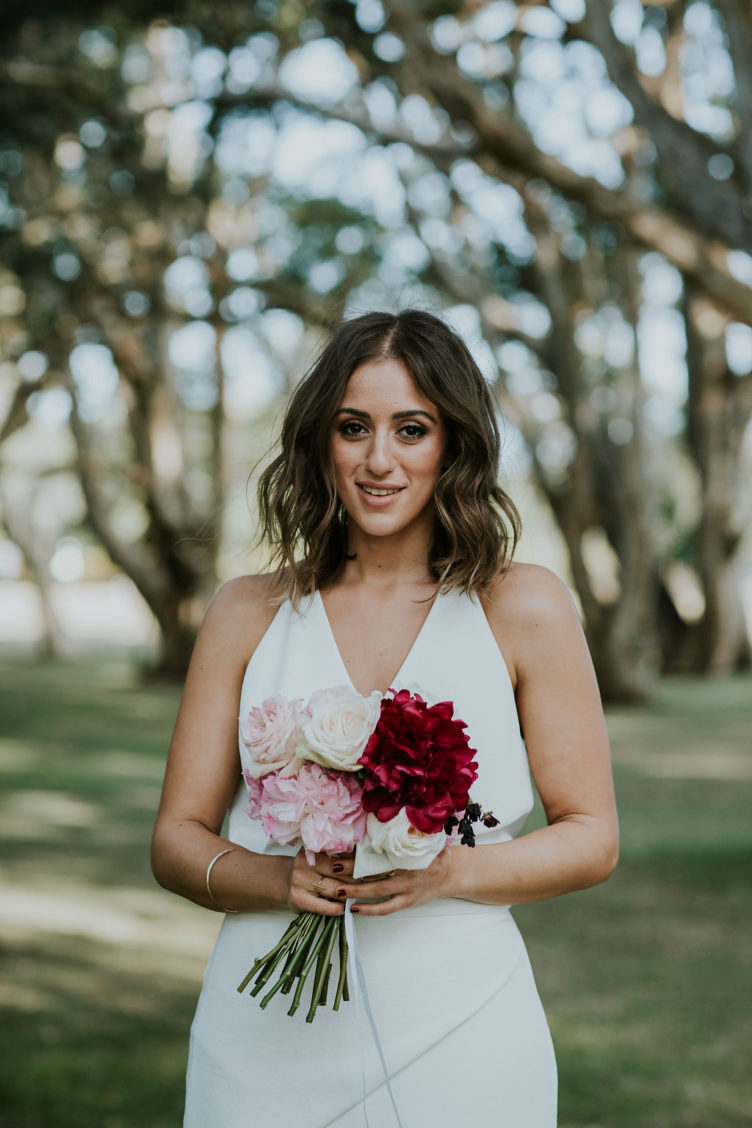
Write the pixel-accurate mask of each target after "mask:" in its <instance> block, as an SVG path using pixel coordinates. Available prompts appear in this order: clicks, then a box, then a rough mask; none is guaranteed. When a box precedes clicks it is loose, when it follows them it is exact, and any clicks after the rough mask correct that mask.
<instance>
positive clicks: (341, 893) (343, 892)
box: [336, 889, 347, 897]
mask: <svg viewBox="0 0 752 1128" xmlns="http://www.w3.org/2000/svg"><path fill="white" fill-rule="evenodd" d="M346 893H347V890H346V889H338V890H337V894H336V895H337V897H344V896H345V895H346Z"/></svg>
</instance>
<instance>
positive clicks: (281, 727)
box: [240, 697, 302, 779]
mask: <svg viewBox="0 0 752 1128" xmlns="http://www.w3.org/2000/svg"><path fill="white" fill-rule="evenodd" d="M301 705H302V700H301V698H296V699H295V700H294V701H288V700H287V698H286V697H267V699H266V701H263V702H262V703H261V705H260V706H258V705H255V706H254V707H253V708H252V709H251V710H250V712H248V713H247V714H246V716H245V717H241V718H240V737H241V739H242V741H243V743H244V744H245V746H246V748H247V749H248V753H249V755H250V757H251V763H250V765H249V767H248V768H247V769H246V770H247V771H248V772H249V773H250V775H251V776H253V778H254V779H259V778H260V777H261V776H265V775H268V774H269V772H281V773H282V775H285V776H287V775H292V774H293V773H294V772H296V771H297V770H298V768H299V767H300V765H301V762H302V761H300V760H298V759H297V757H296V755H295V749H296V748H297V744H298V736H299V733H300V707H301Z"/></svg>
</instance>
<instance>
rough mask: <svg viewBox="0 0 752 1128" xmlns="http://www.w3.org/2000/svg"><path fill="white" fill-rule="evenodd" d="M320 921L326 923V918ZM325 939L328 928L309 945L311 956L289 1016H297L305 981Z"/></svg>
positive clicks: (302, 972)
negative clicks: (296, 1012)
mask: <svg viewBox="0 0 752 1128" xmlns="http://www.w3.org/2000/svg"><path fill="white" fill-rule="evenodd" d="M319 920H322V921H326V917H319ZM325 939H326V926H324V927H323V928H322V929H321V931H320V932H319V934H318V936H316V938H315V940H314V939H313V937H311V943H310V944H308V945H307V948H308V949H309V950H310V951H309V955H308V959H307V960H306V962H305V964H304V966H303V969H302V971H301V972H300V978H299V979H298V985H297V987H296V988H295V994H294V995H293V997H292V1003H291V1005H290V1009H289V1011H288V1012H287V1013H288V1014H289V1015H293V1014H295V1011H296V1010H297V1009H298V1007H299V1006H300V996H301V995H302V994H303V987H304V986H305V981H306V979H307V978H308V972H309V971H310V970H311V968H312V967H313V965H314V963H315V962H316V957H317V956H318V954H319V950H320V948H321V946H322V944H323V943H324V940H325Z"/></svg>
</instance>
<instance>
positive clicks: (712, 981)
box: [0, 651, 752, 1128]
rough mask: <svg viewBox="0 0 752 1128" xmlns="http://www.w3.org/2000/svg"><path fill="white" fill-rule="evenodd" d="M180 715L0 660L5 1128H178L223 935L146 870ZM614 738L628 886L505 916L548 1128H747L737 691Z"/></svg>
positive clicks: (108, 662)
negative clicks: (553, 1119) (191, 1038)
mask: <svg viewBox="0 0 752 1128" xmlns="http://www.w3.org/2000/svg"><path fill="white" fill-rule="evenodd" d="M176 707H177V693H176V692H175V691H174V690H172V689H168V688H166V687H164V686H154V687H150V688H144V687H143V686H139V685H138V684H137V682H136V681H135V679H134V676H133V673H132V670H131V668H130V667H129V665H128V664H127V662H126V661H124V660H123V659H122V658H120V659H119V658H117V657H116V656H113V657H112V658H108V659H105V658H101V659H98V660H97V661H93V660H92V661H89V662H84V661H77V662H68V663H64V664H49V663H47V664H45V663H40V662H38V661H35V660H33V659H31V658H29V657H28V655H25V654H23V653H22V652H20V651H19V652H17V653H11V652H8V651H6V652H5V653H4V654H3V655H1V656H0V733H1V736H0V770H1V771H2V774H3V787H2V791H1V792H0V828H1V830H0V834H1V835H2V838H1V839H0V850H1V851H2V869H1V870H0V904H1V905H2V910H0V958H1V959H2V973H3V974H2V982H1V983H0V1017H1V1018H2V1021H0V1108H2V1110H3V1111H2V1124H3V1128H136V1126H137V1125H138V1126H141V1125H143V1124H148V1125H149V1128H168V1126H170V1128H174V1126H176V1125H178V1124H179V1123H180V1121H181V1115H182V1086H183V1073H184V1068H185V1058H186V1050H187V1032H188V1026H189V1023H190V1019H191V1016H192V1013H193V1008H194V1006H195V1001H196V997H197V993H198V988H199V984H200V978H201V973H202V970H203V965H204V962H205V959H206V955H207V954H208V951H209V949H210V947H211V943H212V939H213V936H214V933H215V931H216V927H217V923H218V918H217V917H216V916H215V915H214V914H208V913H206V912H205V911H203V910H201V909H198V908H196V907H195V906H192V905H190V904H188V903H186V902H183V901H181V900H179V899H178V898H175V897H172V896H170V895H169V894H167V893H164V892H162V891H161V890H159V889H157V888H156V886H155V885H154V882H153V880H152V878H151V875H150V872H149V868H148V839H149V835H150V831H151V825H152V821H153V817H154V811H155V808H156V803H157V800H158V795H159V787H160V780H161V773H162V767H163V760H164V752H165V748H166V745H167V741H168V738H169V732H170V729H171V726H172V722H173V720H174V716H175V711H176ZM608 721H609V728H610V731H611V735H612V741H613V748H614V762H615V776H616V782H617V793H618V799H619V807H620V814H621V822H622V861H621V863H620V866H619V868H618V870H617V872H616V874H615V875H614V877H613V878H612V879H611V880H610V881H609V882H608V883H607V884H605V885H603V886H599V887H598V888H597V889H592V890H588V891H586V892H584V893H579V894H576V895H570V896H567V897H562V898H559V899H557V900H554V901H549V902H546V903H544V904H539V905H531V906H524V907H520V908H519V909H517V910H516V911H515V915H516V917H517V920H518V922H519V924H520V926H521V928H522V930H523V933H524V935H525V937H526V940H527V943H528V947H529V949H530V953H531V957H532V961H533V966H534V968H535V970H536V976H537V980H538V985H539V988H540V991H541V995H542V996H543V999H544V1003H545V1006H546V1010H547V1013H548V1016H549V1020H550V1023H551V1027H552V1031H553V1034H554V1040H555V1043H556V1047H557V1055H558V1059H559V1068H560V1088H561V1097H560V1125H561V1128H598V1126H602V1128H742V1125H748V1124H749V1122H750V1108H751V1107H752V1085H751V1084H750V1080H749V1068H748V1047H749V1044H750V1034H752V1030H751V1029H750V1027H751V1025H752V1024H751V1023H750V1017H749V999H750V997H751V988H752V950H751V949H750V945H749V942H748V920H749V907H750V894H749V870H750V846H751V845H752V821H751V820H750V817H749V811H750V807H751V806H752V748H750V743H751V742H750V738H749V734H750V731H752V679H750V678H748V677H735V678H724V679H717V680H712V681H689V680H686V681H685V680H670V681H667V682H665V683H663V684H662V685H661V686H660V687H659V689H658V691H657V694H656V698H655V702H654V704H653V705H652V706H651V708H649V709H639V710H613V711H610V712H609V715H608ZM539 821H540V811H536V812H535V814H534V816H533V820H532V822H531V825H535V823H536V822H539ZM207 1128H210V1126H207ZM505 1128H515V1126H514V1125H509V1126H505Z"/></svg>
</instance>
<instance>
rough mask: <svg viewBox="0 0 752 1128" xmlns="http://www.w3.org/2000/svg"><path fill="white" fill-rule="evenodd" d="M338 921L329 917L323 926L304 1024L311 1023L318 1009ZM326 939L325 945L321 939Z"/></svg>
mask: <svg viewBox="0 0 752 1128" xmlns="http://www.w3.org/2000/svg"><path fill="white" fill-rule="evenodd" d="M338 924H339V921H338V919H337V917H330V918H329V920H328V921H327V922H326V924H325V925H324V931H323V935H322V946H321V950H320V952H319V960H318V965H317V967H316V978H315V979H314V981H313V992H312V994H311V1006H310V1008H309V1011H308V1014H307V1015H306V1022H313V1020H314V1018H315V1016H316V1010H317V1009H318V1005H319V1000H320V999H321V992H322V991H323V989H324V983H325V980H326V977H327V973H328V971H329V968H330V967H331V966H332V949H333V948H334V942H335V940H336V939H337V931H338V928H337V926H338ZM324 937H326V943H323V938H324Z"/></svg>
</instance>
